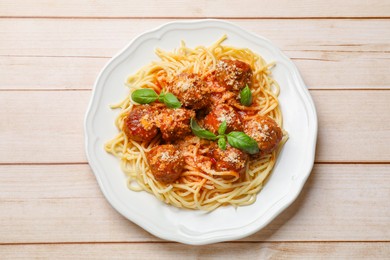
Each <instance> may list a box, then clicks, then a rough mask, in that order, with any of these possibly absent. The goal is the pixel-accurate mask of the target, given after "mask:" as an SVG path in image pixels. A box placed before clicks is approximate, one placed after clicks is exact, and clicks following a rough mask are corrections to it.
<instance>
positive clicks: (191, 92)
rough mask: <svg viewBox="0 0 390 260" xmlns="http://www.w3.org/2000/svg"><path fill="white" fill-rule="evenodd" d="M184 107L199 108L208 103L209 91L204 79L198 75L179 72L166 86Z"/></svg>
mask: <svg viewBox="0 0 390 260" xmlns="http://www.w3.org/2000/svg"><path fill="white" fill-rule="evenodd" d="M167 91H168V92H171V93H172V94H174V95H175V96H176V97H177V98H178V99H179V101H180V102H181V103H182V105H183V106H184V107H187V108H192V109H201V108H204V107H205V106H207V105H208V103H209V98H210V93H209V88H208V87H207V84H206V82H205V81H203V80H202V79H201V78H200V77H199V76H198V75H196V74H190V73H181V74H179V75H178V76H177V77H175V79H174V80H173V81H172V82H171V83H170V84H169V85H168V86H167Z"/></svg>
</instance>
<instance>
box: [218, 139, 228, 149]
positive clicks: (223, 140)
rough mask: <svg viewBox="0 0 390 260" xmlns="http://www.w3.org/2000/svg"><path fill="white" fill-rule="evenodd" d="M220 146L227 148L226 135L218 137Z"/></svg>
mask: <svg viewBox="0 0 390 260" xmlns="http://www.w3.org/2000/svg"><path fill="white" fill-rule="evenodd" d="M218 146H219V148H221V149H222V150H226V140H225V137H222V138H219V139H218Z"/></svg>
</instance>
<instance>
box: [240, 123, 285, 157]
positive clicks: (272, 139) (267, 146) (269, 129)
mask: <svg viewBox="0 0 390 260" xmlns="http://www.w3.org/2000/svg"><path fill="white" fill-rule="evenodd" d="M244 132H245V133H246V134H247V135H249V136H250V137H252V138H253V139H255V140H256V142H257V144H258V146H259V149H260V152H261V153H262V154H267V153H271V152H272V151H274V150H275V149H276V147H277V146H278V144H279V142H280V140H282V137H283V132H282V129H281V128H280V127H279V126H278V124H277V123H276V122H275V121H274V120H273V119H272V118H270V117H267V116H258V117H256V118H254V119H251V120H249V121H247V122H245V124H244Z"/></svg>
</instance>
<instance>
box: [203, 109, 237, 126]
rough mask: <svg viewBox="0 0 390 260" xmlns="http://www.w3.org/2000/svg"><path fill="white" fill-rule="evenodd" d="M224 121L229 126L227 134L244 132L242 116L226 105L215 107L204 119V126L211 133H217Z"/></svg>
mask: <svg viewBox="0 0 390 260" xmlns="http://www.w3.org/2000/svg"><path fill="white" fill-rule="evenodd" d="M223 121H226V124H227V129H226V133H229V132H231V131H241V130H242V123H241V118H240V115H239V114H238V113H237V112H236V111H235V110H234V108H233V107H231V106H229V105H226V104H220V105H217V106H216V107H213V109H212V110H211V111H210V113H209V114H208V115H207V116H206V117H205V118H204V120H203V125H204V127H205V128H207V129H209V130H210V131H212V132H214V133H217V131H218V128H219V126H220V125H221V123H222V122H223Z"/></svg>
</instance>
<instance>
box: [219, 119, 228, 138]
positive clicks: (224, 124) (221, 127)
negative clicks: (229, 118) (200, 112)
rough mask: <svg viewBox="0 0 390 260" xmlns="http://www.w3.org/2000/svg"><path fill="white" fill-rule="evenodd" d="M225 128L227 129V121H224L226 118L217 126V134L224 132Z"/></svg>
mask: <svg viewBox="0 0 390 260" xmlns="http://www.w3.org/2000/svg"><path fill="white" fill-rule="evenodd" d="M226 129H227V123H226V120H225V121H223V122H222V124H220V126H219V127H218V134H220V135H223V134H224V133H225V132H226Z"/></svg>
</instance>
